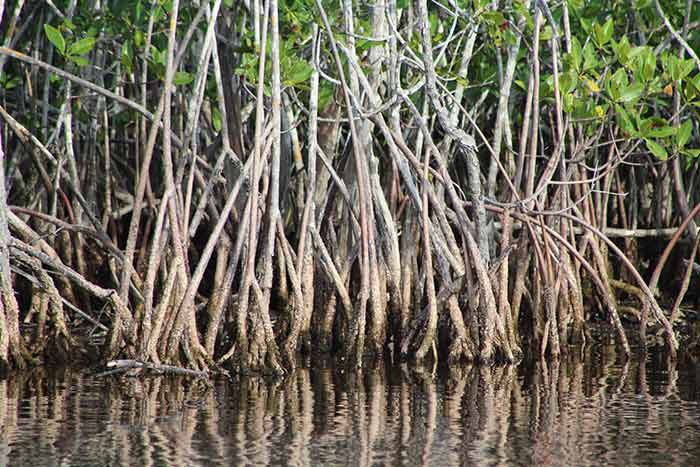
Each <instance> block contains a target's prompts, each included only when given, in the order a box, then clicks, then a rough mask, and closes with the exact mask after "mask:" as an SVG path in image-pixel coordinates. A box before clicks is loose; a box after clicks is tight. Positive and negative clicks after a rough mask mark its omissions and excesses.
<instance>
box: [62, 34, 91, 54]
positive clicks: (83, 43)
mask: <svg viewBox="0 0 700 467" xmlns="http://www.w3.org/2000/svg"><path fill="white" fill-rule="evenodd" d="M94 47H95V38H94V37H86V38H85V39H80V40H79V41H78V42H74V43H73V44H71V46H70V47H68V55H85V54H86V53H88V52H90V51H91V50H92V49H93V48H94Z"/></svg>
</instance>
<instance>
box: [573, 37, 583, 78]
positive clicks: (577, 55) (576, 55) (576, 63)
mask: <svg viewBox="0 0 700 467" xmlns="http://www.w3.org/2000/svg"><path fill="white" fill-rule="evenodd" d="M571 59H572V61H573V63H572V66H573V67H574V69H575V70H576V71H581V60H583V53H582V51H581V43H580V42H579V41H578V39H577V38H576V37H572V38H571Z"/></svg>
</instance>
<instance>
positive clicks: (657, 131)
mask: <svg viewBox="0 0 700 467" xmlns="http://www.w3.org/2000/svg"><path fill="white" fill-rule="evenodd" d="M675 132H676V129H675V128H673V127H672V126H668V125H666V126H662V127H658V128H652V129H651V130H649V133H648V135H649V136H653V137H654V138H667V137H669V136H671V135H673V134H674V133H675Z"/></svg>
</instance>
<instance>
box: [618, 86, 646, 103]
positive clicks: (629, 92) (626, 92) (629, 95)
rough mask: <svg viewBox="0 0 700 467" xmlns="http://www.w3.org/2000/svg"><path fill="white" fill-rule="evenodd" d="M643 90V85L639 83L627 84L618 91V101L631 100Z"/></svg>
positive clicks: (637, 96)
mask: <svg viewBox="0 0 700 467" xmlns="http://www.w3.org/2000/svg"><path fill="white" fill-rule="evenodd" d="M642 92H644V86H643V85H642V84H641V83H634V84H632V85H630V86H627V87H626V88H624V89H623V90H622V91H621V92H620V98H619V102H632V101H634V100H636V99H637V98H639V96H641V95H642Z"/></svg>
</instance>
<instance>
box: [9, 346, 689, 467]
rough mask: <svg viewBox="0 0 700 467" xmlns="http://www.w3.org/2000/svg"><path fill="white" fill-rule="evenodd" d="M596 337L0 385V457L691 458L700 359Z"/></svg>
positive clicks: (23, 377) (272, 461) (530, 461)
mask: <svg viewBox="0 0 700 467" xmlns="http://www.w3.org/2000/svg"><path fill="white" fill-rule="evenodd" d="M610 352H611V349H610V348H603V347H597V348H595V349H591V350H589V351H587V353H586V354H585V355H583V356H579V357H576V358H574V357H571V356H570V357H567V358H566V359H564V360H562V361H561V362H560V363H558V364H552V363H548V364H540V363H536V364H529V365H528V364H521V365H520V366H518V367H481V368H480V367H462V368H453V369H439V370H438V371H437V372H436V373H435V374H433V373H432V368H428V369H425V368H424V369H422V370H416V369H412V368H410V367H408V366H398V367H388V366H377V367H375V368H366V369H365V370H364V371H363V372H362V373H354V374H347V373H342V372H340V371H337V370H334V369H332V368H327V369H318V370H309V369H299V370H297V371H296V372H294V373H293V374H292V375H290V376H289V377H287V378H285V379H283V380H280V381H268V380H265V379H262V378H255V377H253V378H245V379H240V380H236V381H233V382H231V381H225V380H221V381H216V382H215V383H214V385H213V387H211V388H207V387H206V385H204V384H201V383H193V382H192V381H191V380H184V379H174V378H152V379H146V380H138V379H129V378H120V379H113V378H95V377H94V376H90V375H89V374H88V373H85V372H80V371H70V370H63V371H59V372H54V373H53V374H49V373H48V372H46V371H35V372H33V373H28V374H19V375H12V376H10V377H9V378H8V379H6V380H4V381H0V427H1V430H2V431H1V433H2V437H1V439H0V465H9V466H69V465H72V466H116V465H124V466H139V467H141V466H143V467H146V466H171V465H177V466H180V465H183V466H210V465H225V466H232V465H236V466H237V465H323V466H332V465H358V466H369V465H430V466H443V465H473V466H500V465H503V466H506V465H516V466H531V465H538V466H540V465H542V466H613V465H615V466H617V465H619V466H637V465H639V466H641V465H659V466H671V465H673V466H692V465H700V402H699V400H700V387H699V386H700V385H699V383H700V366H698V364H696V363H693V362H692V360H691V359H689V358H687V357H686V358H683V359H681V360H680V362H679V363H678V364H675V365H669V364H668V362H666V361H665V360H664V358H655V359H651V358H649V359H647V361H642V362H639V361H631V362H629V363H628V364H621V363H620V362H619V360H618V358H617V357H616V355H614V354H612V353H610Z"/></svg>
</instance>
